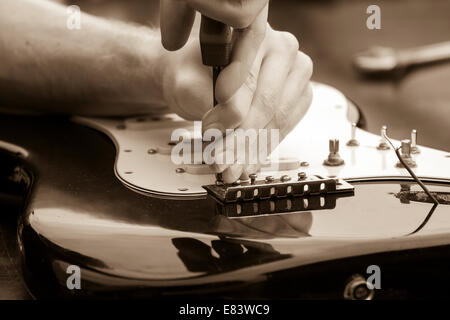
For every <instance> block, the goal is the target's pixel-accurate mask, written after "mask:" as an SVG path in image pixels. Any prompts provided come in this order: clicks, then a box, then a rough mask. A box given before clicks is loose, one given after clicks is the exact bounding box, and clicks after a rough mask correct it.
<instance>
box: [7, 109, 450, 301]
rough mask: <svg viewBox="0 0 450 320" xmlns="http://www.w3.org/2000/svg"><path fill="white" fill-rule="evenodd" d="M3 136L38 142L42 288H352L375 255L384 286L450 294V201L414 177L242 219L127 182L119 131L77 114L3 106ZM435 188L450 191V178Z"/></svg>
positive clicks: (24, 239) (29, 264)
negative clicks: (75, 275) (77, 119)
mask: <svg viewBox="0 0 450 320" xmlns="http://www.w3.org/2000/svg"><path fill="white" fill-rule="evenodd" d="M0 137H1V139H2V140H4V141H7V142H9V143H12V144H14V145H16V146H20V147H22V148H23V149H24V150H26V152H27V154H28V155H23V157H22V161H23V162H24V163H25V164H23V167H24V168H26V172H28V173H29V177H30V179H31V180H30V181H32V184H31V194H30V196H29V198H27V208H26V210H24V214H23V215H22V216H21V219H20V225H19V232H18V235H19V242H20V250H21V253H22V258H23V271H24V275H25V278H26V280H27V284H28V286H29V288H30V289H31V291H32V292H33V294H34V295H35V296H37V297H44V298H45V297H97V298H102V297H113V298H114V297H126V298H136V297H137V298H142V297H160V298H161V297H173V296H176V297H179V296H186V295H201V296H202V297H225V298H239V297H244V298H342V292H343V290H344V287H345V284H346V280H347V279H348V278H349V277H350V276H352V275H354V274H356V273H360V274H363V275H366V273H365V272H366V268H367V267H368V266H369V265H373V264H375V265H379V266H380V267H381V270H382V279H383V280H382V281H383V282H382V290H379V291H378V292H376V297H391V296H392V295H394V294H395V297H398V296H399V295H400V296H405V295H411V296H416V295H417V296H419V297H427V296H429V295H431V294H432V295H439V296H442V295H445V294H448V293H447V292H446V289H445V283H449V282H448V276H447V274H446V272H445V271H446V270H448V267H449V266H450V259H449V248H450V207H449V205H446V204H441V205H439V206H437V207H436V208H434V211H431V210H432V209H433V205H432V204H431V203H430V202H429V199H427V197H426V196H424V194H423V192H421V189H420V188H419V187H418V186H417V185H416V184H414V183H412V182H408V181H404V180H402V181H390V182H382V183H369V182H359V183H353V185H354V186H355V194H354V196H350V197H344V198H338V199H336V202H335V208H334V209H324V210H317V211H315V210H314V211H303V212H296V213H288V214H283V215H268V216H264V217H250V218H245V219H229V218H227V217H225V216H223V215H221V214H219V211H220V210H219V208H218V204H217V202H216V201H214V200H213V199H211V198H207V197H203V198H201V199H197V200H167V199H161V198H155V197H149V196H148V195H144V194H141V193H137V192H135V191H133V190H131V189H129V188H127V187H126V186H125V185H124V184H123V183H122V182H120V181H119V179H117V177H116V176H115V173H114V170H113V168H114V163H115V158H116V151H115V147H114V144H113V143H112V142H111V141H110V140H109V138H108V137H107V136H106V135H104V134H102V133H100V132H98V131H96V130H93V129H90V128H87V127H85V126H81V125H79V124H76V123H73V122H71V121H69V120H68V119H61V118H53V119H52V118H44V117H18V116H2V117H0ZM11 157H12V155H11ZM429 188H430V189H431V190H432V191H435V192H441V198H442V199H446V197H448V194H449V193H450V185H449V181H448V180H445V179H444V177H442V179H441V181H440V183H439V184H430V185H429ZM430 212H431V216H429V213H430ZM69 265H77V266H79V267H80V268H81V270H82V271H81V285H82V289H81V290H68V289H67V286H66V280H67V277H68V276H69V275H68V274H67V273H66V270H67V267H68V266H69ZM411 279H415V280H414V281H411ZM438 281H439V282H440V283H443V287H442V290H440V289H439V288H438V289H436V286H435V284H436V283H437V282H438ZM446 281H447V282H446ZM427 286H428V287H427ZM424 288H425V289H424ZM429 288H433V290H434V291H433V292H431V293H430V292H429V291H427V289H429ZM405 292H407V293H405Z"/></svg>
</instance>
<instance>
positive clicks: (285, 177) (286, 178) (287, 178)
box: [280, 174, 291, 182]
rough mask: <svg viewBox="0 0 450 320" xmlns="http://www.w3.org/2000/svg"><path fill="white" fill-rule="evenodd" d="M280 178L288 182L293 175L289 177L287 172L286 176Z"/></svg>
mask: <svg viewBox="0 0 450 320" xmlns="http://www.w3.org/2000/svg"><path fill="white" fill-rule="evenodd" d="M280 179H281V181H283V182H286V181H289V180H291V177H289V176H288V175H287V174H285V175H284V176H281V178H280Z"/></svg>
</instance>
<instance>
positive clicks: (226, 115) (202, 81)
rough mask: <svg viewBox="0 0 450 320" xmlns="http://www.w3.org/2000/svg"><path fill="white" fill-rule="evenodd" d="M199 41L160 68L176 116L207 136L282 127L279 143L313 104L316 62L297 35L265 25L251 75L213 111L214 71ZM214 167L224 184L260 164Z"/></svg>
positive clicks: (166, 56) (167, 55)
mask: <svg viewBox="0 0 450 320" xmlns="http://www.w3.org/2000/svg"><path fill="white" fill-rule="evenodd" d="M197 41H198V40H194V39H191V40H190V41H189V42H188V44H187V45H186V46H185V47H184V48H182V49H181V50H179V51H176V52H166V53H165V54H164V55H163V59H164V62H162V63H160V64H159V65H160V67H159V68H160V69H161V73H162V79H163V80H162V84H163V93H164V97H165V100H166V102H167V104H168V105H169V107H170V108H171V109H172V110H173V111H174V112H176V113H177V114H179V115H180V116H182V117H183V118H186V119H189V120H198V119H202V121H203V132H204V131H206V130H208V129H210V128H215V129H218V130H220V131H221V132H222V134H225V133H226V132H225V131H226V129H244V130H247V129H256V130H258V129H268V130H270V129H280V131H279V136H280V139H281V140H282V139H283V138H284V137H285V136H286V135H287V134H288V133H289V132H290V131H291V130H292V129H293V128H294V127H295V126H296V125H297V124H298V122H299V121H300V119H301V118H302V117H303V115H304V114H305V113H306V111H307V109H308V107H309V105H310V103H311V100H312V89H311V86H310V83H309V79H310V77H311V73H312V62H311V59H310V58H309V57H308V56H307V55H305V54H304V53H302V52H299V51H298V41H297V40H296V39H295V37H294V36H293V35H291V34H289V33H286V32H278V31H275V30H273V29H272V28H271V27H270V26H267V32H266V34H265V37H264V40H263V42H262V43H261V46H260V48H259V50H258V53H257V55H256V58H255V62H254V64H253V66H252V68H251V69H250V75H249V76H248V77H247V78H246V80H245V82H244V84H243V85H242V86H240V87H239V88H238V90H237V91H236V93H235V94H233V95H232V96H231V98H229V99H228V100H226V101H221V102H219V104H218V105H217V106H216V107H215V108H212V107H211V105H212V99H213V97H212V76H211V71H210V69H209V68H208V67H205V66H203V65H202V62H201V53H200V48H199V45H198V42H197ZM271 147H272V149H273V146H271ZM227 151H228V150H225V152H227ZM235 151H236V150H233V152H235ZM235 159H237V157H235ZM213 169H214V170H215V172H222V173H223V174H222V176H223V179H224V181H225V182H234V181H236V180H237V179H239V177H240V176H241V174H242V173H245V172H247V173H253V172H254V171H256V170H257V169H258V166H255V165H252V164H250V165H245V164H241V163H236V162H235V163H218V164H216V165H214V166H213Z"/></svg>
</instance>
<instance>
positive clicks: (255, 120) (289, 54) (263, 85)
mask: <svg viewBox="0 0 450 320" xmlns="http://www.w3.org/2000/svg"><path fill="white" fill-rule="evenodd" d="M277 37H279V38H281V40H278V41H277V42H276V43H274V48H273V49H271V51H270V53H268V54H267V55H266V57H265V58H264V61H263V65H262V66H261V70H260V72H259V78H258V85H257V89H256V92H255V95H254V98H253V102H252V106H251V108H250V111H249V114H248V116H247V117H246V118H245V120H244V121H243V122H242V124H241V126H240V127H241V128H243V129H249V128H256V129H262V128H264V127H265V126H266V124H267V123H268V122H269V121H270V120H271V119H272V117H273V116H274V114H275V112H276V110H275V109H277V108H278V107H279V103H280V99H281V97H282V96H283V92H284V91H285V89H284V87H285V86H286V85H287V84H289V81H286V79H287V77H288V75H289V73H290V72H291V69H292V67H293V65H294V67H295V64H296V59H297V54H298V47H299V45H298V41H297V39H295V37H294V36H292V35H291V34H289V33H285V32H283V33H278V34H277ZM291 85H292V84H291ZM294 85H295V84H294Z"/></svg>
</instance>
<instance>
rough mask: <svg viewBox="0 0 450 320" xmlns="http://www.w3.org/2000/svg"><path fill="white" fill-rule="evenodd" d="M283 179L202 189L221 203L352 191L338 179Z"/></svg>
mask: <svg viewBox="0 0 450 320" xmlns="http://www.w3.org/2000/svg"><path fill="white" fill-rule="evenodd" d="M285 177H286V176H283V177H281V178H278V179H275V178H272V179H270V181H269V182H268V180H267V179H266V180H253V181H243V182H240V183H234V184H212V185H207V186H203V188H204V189H206V191H207V192H208V194H209V195H211V196H213V197H214V198H216V199H217V200H219V201H220V202H223V203H232V202H245V201H253V200H270V199H282V198H286V197H309V196H315V195H327V194H339V193H353V192H354V187H353V186H352V185H351V184H349V183H348V182H346V181H344V180H342V179H333V178H326V179H324V178H322V177H319V176H312V177H310V178H306V179H299V180H292V178H291V179H286V178H285Z"/></svg>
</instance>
